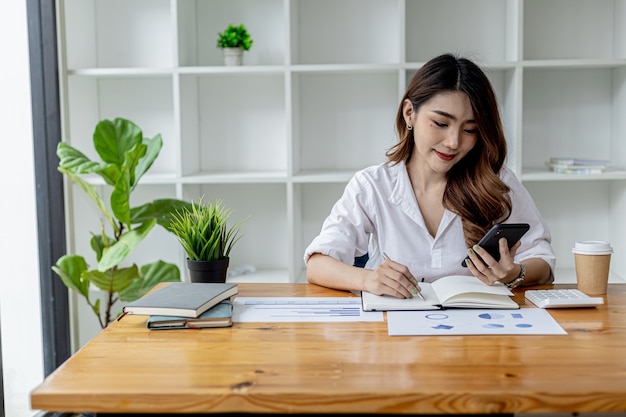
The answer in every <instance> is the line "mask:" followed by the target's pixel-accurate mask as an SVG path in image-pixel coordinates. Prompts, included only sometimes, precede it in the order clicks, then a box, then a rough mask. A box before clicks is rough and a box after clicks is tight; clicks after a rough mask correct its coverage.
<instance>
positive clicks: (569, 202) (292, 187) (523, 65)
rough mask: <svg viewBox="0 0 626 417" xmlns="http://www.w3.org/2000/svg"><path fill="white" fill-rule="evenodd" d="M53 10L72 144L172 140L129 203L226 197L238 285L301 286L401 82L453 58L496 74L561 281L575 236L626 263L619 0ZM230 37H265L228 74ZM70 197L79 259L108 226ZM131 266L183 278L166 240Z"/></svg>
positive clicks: (189, 3) (384, 136)
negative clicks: (313, 246) (237, 227)
mask: <svg viewBox="0 0 626 417" xmlns="http://www.w3.org/2000/svg"><path fill="white" fill-rule="evenodd" d="M58 4H59V8H58V13H59V19H58V22H59V26H58V30H59V57H60V68H59V77H60V82H61V86H62V88H61V92H62V96H61V103H62V110H63V114H64V119H63V126H62V133H63V139H64V140H67V141H69V142H70V144H72V145H73V146H75V147H77V148H79V149H81V150H87V149H91V147H92V146H91V142H92V134H93V129H94V126H95V124H96V123H97V122H98V121H99V120H101V119H104V118H114V117H125V118H128V119H130V120H132V121H134V122H136V123H137V124H138V125H139V126H140V127H141V128H142V129H143V130H144V135H146V136H149V137H153V136H154V135H156V134H161V136H162V138H163V149H162V151H161V153H160V155H159V157H158V159H157V160H156V161H155V163H154V165H153V166H152V168H151V169H150V172H149V174H147V175H145V176H144V177H143V178H142V181H141V185H140V187H139V189H138V194H137V200H138V201H139V202H140V201H148V200H150V199H155V198H165V197H172V198H181V199H186V200H194V201H197V199H198V198H200V197H201V196H204V198H210V199H213V198H221V199H223V200H224V202H225V204H226V205H228V206H229V207H232V208H233V209H234V210H235V212H234V214H233V216H234V217H233V218H234V219H235V218H236V219H238V218H239V216H241V217H246V216H249V219H248V220H247V221H246V222H245V224H244V226H243V228H242V232H243V235H244V236H243V238H242V239H241V240H240V241H239V242H238V244H237V246H236V247H235V248H234V254H233V259H232V260H231V263H232V265H241V264H252V265H255V266H256V267H257V268H258V271H260V272H257V273H255V274H251V275H249V276H241V277H239V278H237V279H241V280H242V282H244V281H245V282H259V281H263V282H265V281H267V282H288V281H295V282H302V281H304V280H305V273H304V262H303V260H302V256H303V252H304V249H305V248H306V246H308V244H309V243H310V242H311V240H312V239H313V238H314V237H315V236H316V235H317V234H318V233H319V230H320V228H321V226H322V223H323V221H324V219H325V218H326V216H327V215H328V214H329V212H330V210H331V208H332V206H333V204H334V203H335V201H336V200H337V199H338V198H339V196H341V194H342V193H343V191H344V188H345V185H346V184H347V183H348V181H349V180H350V178H351V177H352V175H353V174H354V172H355V171H357V170H360V169H363V168H365V167H367V166H370V165H375V164H379V163H382V162H384V160H385V152H386V151H387V150H388V149H389V148H390V147H392V146H393V144H394V143H395V142H396V140H397V138H396V134H395V129H394V124H395V116H396V111H397V108H398V105H399V100H400V98H401V97H402V95H403V93H404V90H405V88H406V85H407V84H408V82H409V80H410V79H411V77H412V76H413V75H414V74H415V72H416V71H417V70H418V69H419V68H420V67H421V66H422V65H423V64H424V63H425V62H426V61H428V60H429V59H430V58H432V57H434V56H436V55H439V54H441V53H443V52H458V53H460V54H461V55H463V56H467V57H469V58H471V59H473V60H474V61H475V62H476V63H478V64H479V65H481V66H482V67H483V68H484V69H485V72H486V73H487V76H488V77H489V80H490V81H491V83H492V85H493V87H494V90H495V92H496V96H497V100H498V104H499V106H500V110H501V118H502V121H503V124H504V129H505V134H506V137H507V145H508V150H509V155H508V159H507V164H508V166H509V167H510V168H511V169H512V170H513V171H514V172H515V173H516V174H517V175H518V176H519V178H520V179H521V180H522V181H523V183H524V185H525V186H526V188H527V189H528V191H529V193H530V194H531V195H532V197H533V198H534V200H535V202H536V203H537V206H538V208H539V210H540V211H541V213H542V215H543V216H544V218H545V219H546V221H547V223H548V225H549V227H550V230H551V232H552V243H553V247H554V248H555V253H556V256H557V265H558V268H559V270H558V271H557V279H561V271H562V270H563V271H567V270H570V271H572V270H573V257H572V255H571V245H572V244H573V242H575V241H576V240H582V239H598V240H608V241H610V242H611V244H612V245H613V247H614V250H615V252H616V253H625V252H626V216H625V215H624V213H626V117H624V114H626V0H552V1H550V2H545V1H544V0H508V1H501V0H473V1H471V2H468V1H467V0H439V1H432V0H315V1H312V0H60V1H59V2H58ZM469 22H471V24H470V26H471V27H470V26H468V23H469ZM230 23H235V24H238V23H245V24H246V27H247V28H248V30H249V31H250V33H251V35H252V37H253V40H254V44H253V46H252V49H251V50H250V51H247V52H245V54H244V65H243V66H240V67H227V66H224V64H223V63H222V57H221V51H220V50H219V49H218V48H217V47H216V40H217V33H218V32H221V31H222V30H224V29H225V28H226V26H227V25H228V24H230ZM120 27H122V28H124V30H120V29H118V28H120ZM320 29H321V30H320ZM563 154H567V155H572V156H581V157H584V158H593V159H610V160H611V165H612V167H611V168H610V169H609V170H607V171H606V172H604V173H602V174H593V175H564V174H557V173H553V172H549V171H548V170H547V169H546V168H545V161H546V160H547V159H548V158H549V157H550V156H551V155H563ZM90 156H91V157H93V156H94V155H90ZM90 181H91V180H90ZM93 183H94V184H96V185H103V182H102V181H101V180H98V179H94V180H93ZM66 198H67V200H68V204H67V207H68V209H67V211H68V221H67V223H68V225H69V226H68V245H69V246H70V247H72V248H75V249H76V251H77V252H85V253H91V250H90V249H89V242H88V241H87V239H86V237H85V233H84V231H85V230H89V229H91V228H92V227H93V225H94V224H96V225H97V224H99V221H98V215H97V212H95V209H94V208H93V207H92V205H91V204H92V203H91V202H90V201H89V200H88V199H86V198H84V197H83V196H81V195H80V193H68V195H67V196H66ZM133 204H138V202H137V201H133ZM573 225H574V226H575V227H574V226H573ZM78 231H80V232H78ZM133 256H134V257H136V259H133V261H136V262H137V263H138V264H143V263H145V262H147V261H151V260H154V259H156V258H159V259H164V260H166V261H168V262H174V263H176V264H177V265H178V266H179V268H180V269H181V271H182V272H183V274H186V267H185V264H184V254H183V253H182V250H181V248H180V246H179V245H178V243H177V242H176V240H175V239H173V238H172V236H171V235H168V234H167V233H166V232H165V231H163V230H161V229H160V228H159V230H158V231H157V232H155V233H153V234H151V235H150V236H149V237H148V238H147V239H146V240H145V241H144V242H142V245H141V247H140V248H138V250H137V251H136V253H133ZM563 276H566V275H563ZM612 276H615V277H626V258H623V257H619V256H615V257H614V258H613V259H612ZM77 327H80V328H81V332H82V326H77Z"/></svg>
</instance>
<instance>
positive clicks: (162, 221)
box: [130, 198, 191, 230]
mask: <svg viewBox="0 0 626 417" xmlns="http://www.w3.org/2000/svg"><path fill="white" fill-rule="evenodd" d="M184 208H189V209H190V208H191V203H188V202H186V201H182V200H176V199H173V198H161V199H158V200H154V201H152V202H151V203H146V204H144V205H142V206H139V207H135V208H133V209H131V211H130V214H131V222H132V223H133V224H135V223H142V222H145V221H146V220H150V219H156V221H157V223H158V224H159V225H160V226H162V227H164V228H165V229H166V230H169V225H170V223H171V222H172V215H173V214H174V213H175V212H176V211H177V210H181V209H184Z"/></svg>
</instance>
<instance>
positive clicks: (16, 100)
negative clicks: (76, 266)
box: [0, 0, 43, 417]
mask: <svg viewBox="0 0 626 417" xmlns="http://www.w3.org/2000/svg"><path fill="white" fill-rule="evenodd" d="M0 54H1V56H2V65H0V126H1V128H2V138H1V139H0V143H2V147H3V152H2V162H1V163H0V184H1V185H0V193H1V195H2V197H1V200H0V219H1V224H0V231H1V232H0V265H2V273H1V274H0V320H1V331H2V352H1V353H2V367H3V379H4V402H5V404H4V407H5V415H6V416H7V417H22V416H32V415H34V414H36V411H33V410H31V409H30V397H29V395H30V391H31V390H32V389H33V388H34V387H35V386H37V385H38V384H39V383H40V382H41V381H42V379H43V354H42V336H41V318H40V317H41V307H40V295H39V258H38V256H39V253H38V246H37V245H38V244H37V213H36V205H35V181H34V161H33V138H32V119H31V117H32V115H31V99H30V68H29V66H30V62H29V57H28V32H27V20H26V1H25V0H11V1H2V2H0Z"/></svg>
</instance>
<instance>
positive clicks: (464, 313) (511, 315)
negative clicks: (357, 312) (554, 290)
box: [387, 308, 567, 336]
mask: <svg viewBox="0 0 626 417" xmlns="http://www.w3.org/2000/svg"><path fill="white" fill-rule="evenodd" d="M387 326H388V333H389V336H416V335H429V336H430V335H437V336H448V335H471V334H479V335H489V334H491V335H503V334H544V335H545V334H567V332H566V331H565V330H563V328H562V327H561V326H560V325H559V324H558V323H557V322H556V320H554V318H552V316H551V315H550V313H548V312H547V311H546V310H545V309H542V308H522V309H519V310H493V309H486V310H479V309H448V310H439V311H388V312H387Z"/></svg>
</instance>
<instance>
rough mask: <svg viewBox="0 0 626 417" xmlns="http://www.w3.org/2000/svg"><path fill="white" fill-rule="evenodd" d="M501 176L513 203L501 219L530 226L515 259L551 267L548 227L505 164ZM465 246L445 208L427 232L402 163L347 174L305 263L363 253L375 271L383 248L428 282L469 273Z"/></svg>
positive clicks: (455, 219) (350, 261) (350, 258)
mask: <svg viewBox="0 0 626 417" xmlns="http://www.w3.org/2000/svg"><path fill="white" fill-rule="evenodd" d="M501 178H502V180H503V181H504V182H505V183H506V184H507V185H508V186H509V188H510V189H511V191H510V197H511V202H512V206H513V208H512V212H511V216H510V217H509V218H508V219H507V221H506V222H507V223H528V224H530V230H529V231H528V232H527V233H526V234H525V235H524V236H523V237H522V239H521V241H522V245H521V247H520V248H519V249H518V250H517V253H516V255H515V260H516V262H520V261H523V260H524V259H528V258H541V259H543V260H545V261H546V262H547V263H548V264H549V265H550V268H551V270H552V271H554V266H555V257H554V252H553V249H552V246H551V244H550V241H551V236H550V231H549V229H548V226H547V225H546V224H545V222H544V220H543V218H542V217H541V214H540V213H539V209H538V208H537V206H536V204H535V202H534V201H533V199H532V197H531V196H530V194H529V193H528V191H527V190H526V188H525V187H524V186H523V185H522V184H521V182H520V181H519V180H518V179H517V177H516V176H515V174H513V172H512V171H511V170H509V169H508V168H504V169H503V170H502V173H501ZM467 249H468V248H467V246H466V245H465V238H464V236H463V226H462V224H461V218H460V217H459V216H458V215H457V214H455V213H453V212H451V211H449V210H445V211H444V214H443V218H442V219H441V223H440V224H439V228H438V230H437V234H436V235H435V237H433V236H431V235H430V233H429V232H428V229H427V228H426V224H425V222H424V218H423V217H422V213H421V211H420V209H419V207H418V204H417V201H416V199H415V194H414V193H413V188H412V186H411V182H410V180H409V176H408V173H407V170H406V165H405V163H404V162H401V163H398V164H395V165H393V164H381V165H376V166H372V167H369V168H365V169H363V170H361V171H358V172H357V173H356V174H355V175H354V176H353V177H352V179H351V180H350V182H349V183H348V185H347V186H346V188H345V190H344V193H343V195H342V196H341V198H340V199H339V200H338V201H337V202H336V203H335V205H334V206H333V208H332V210H331V212H330V215H329V216H328V217H327V218H326V220H325V221H324V223H323V225H322V230H321V232H320V234H319V235H318V236H317V237H316V238H315V239H313V241H312V242H311V243H310V244H309V246H308V247H307V248H306V250H305V253H304V262H305V263H306V262H307V261H308V259H309V257H310V256H311V255H312V254H313V253H322V254H324V255H328V256H331V257H333V258H335V259H338V260H340V261H342V262H345V263H347V264H350V265H352V264H353V263H354V258H355V257H356V256H362V255H364V254H365V253H368V255H369V260H368V262H367V264H366V265H365V267H366V268H370V269H375V268H376V267H377V266H378V265H379V264H380V263H381V262H382V260H383V259H382V252H383V251H384V252H385V253H386V254H387V255H389V257H390V258H391V259H393V260H394V261H396V262H399V263H401V264H404V265H406V266H407V267H408V268H409V269H410V270H411V273H412V274H413V275H414V276H415V277H417V278H418V279H420V280H421V279H422V278H424V281H426V282H432V281H434V280H436V279H438V278H441V277H443V276H447V275H471V272H470V271H469V270H468V269H467V268H465V267H463V266H462V265H461V262H462V261H463V259H465V257H466V256H467Z"/></svg>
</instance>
